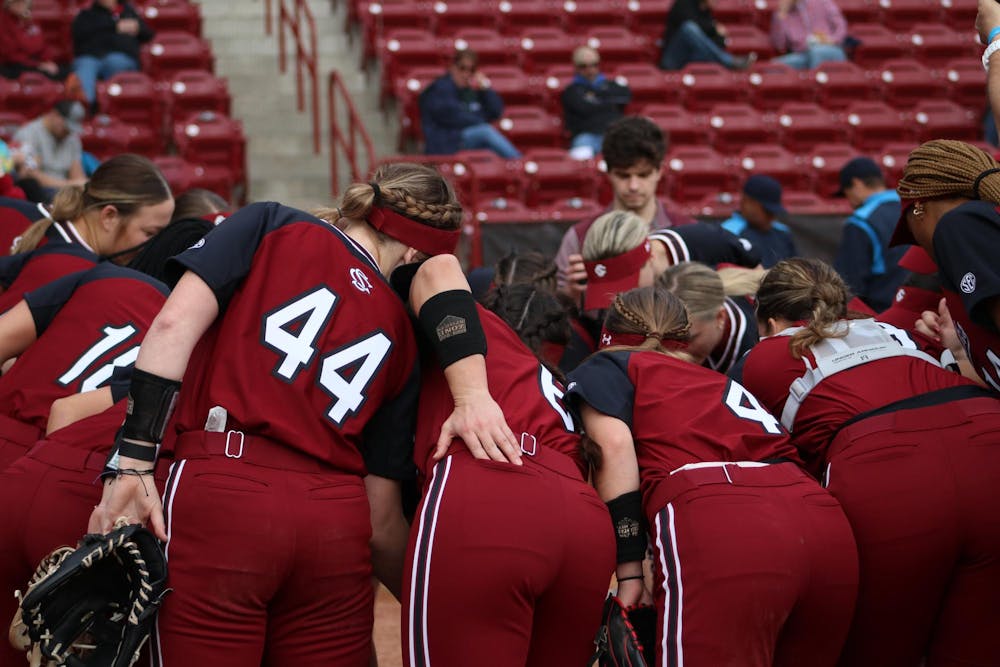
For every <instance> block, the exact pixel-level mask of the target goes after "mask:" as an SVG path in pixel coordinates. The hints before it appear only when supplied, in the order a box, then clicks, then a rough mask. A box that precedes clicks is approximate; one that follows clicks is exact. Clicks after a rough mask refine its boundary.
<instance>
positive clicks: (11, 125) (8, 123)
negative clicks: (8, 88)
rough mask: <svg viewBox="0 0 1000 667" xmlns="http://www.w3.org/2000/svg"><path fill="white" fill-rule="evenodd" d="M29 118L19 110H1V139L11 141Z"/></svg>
mask: <svg viewBox="0 0 1000 667" xmlns="http://www.w3.org/2000/svg"><path fill="white" fill-rule="evenodd" d="M0 101H2V99H0ZM29 120H30V118H29V117H28V116H26V115H24V114H22V113H19V112H17V111H7V110H5V109H4V110H0V139H2V140H4V141H6V142H7V143H10V142H11V140H12V139H13V138H14V133H15V132H17V131H18V129H20V127H21V126H22V125H24V124H25V123H27V122H28V121H29Z"/></svg>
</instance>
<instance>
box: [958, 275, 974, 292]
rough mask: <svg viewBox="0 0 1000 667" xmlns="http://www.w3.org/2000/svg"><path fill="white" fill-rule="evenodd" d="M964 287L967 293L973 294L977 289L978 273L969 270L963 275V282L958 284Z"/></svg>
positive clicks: (963, 289)
mask: <svg viewBox="0 0 1000 667" xmlns="http://www.w3.org/2000/svg"><path fill="white" fill-rule="evenodd" d="M958 286H959V287H961V288H962V291H963V292H965V293H966V294H972V293H973V292H975V291H976V274H974V273H972V272H971V271H969V272H968V273H966V274H965V275H964V276H962V282H960V283H959V284H958Z"/></svg>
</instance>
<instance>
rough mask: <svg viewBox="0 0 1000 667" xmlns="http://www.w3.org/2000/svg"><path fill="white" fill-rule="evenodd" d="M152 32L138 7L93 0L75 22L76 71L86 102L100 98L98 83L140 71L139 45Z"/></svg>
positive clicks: (74, 60) (74, 49)
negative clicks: (124, 73)
mask: <svg viewBox="0 0 1000 667" xmlns="http://www.w3.org/2000/svg"><path fill="white" fill-rule="evenodd" d="M152 38H153V31H152V30H150V28H149V26H148V25H146V22H145V21H143V20H142V17H141V16H140V15H139V12H137V11H136V9H135V7H133V6H132V5H130V4H129V3H127V2H118V0H94V4H92V5H91V6H90V7H88V8H86V9H82V10H80V13H79V14H77V15H76V18H74V19H73V56H74V58H73V71H74V72H76V76H77V77H78V78H79V79H80V85H81V87H82V88H83V93H84V95H86V97H87V101H88V102H89V103H90V104H91V105H93V104H94V100H95V99H96V98H97V80H98V79H101V80H104V79H107V78H109V77H111V76H113V75H114V74H117V73H118V72H128V71H132V72H134V71H138V69H139V46H140V45H141V44H144V43H145V42H148V41H149V40H151V39H152Z"/></svg>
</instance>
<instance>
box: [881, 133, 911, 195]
mask: <svg viewBox="0 0 1000 667" xmlns="http://www.w3.org/2000/svg"><path fill="white" fill-rule="evenodd" d="M916 147H917V144H916V142H912V141H910V142H903V143H892V144H886V145H885V146H883V147H882V149H881V150H880V151H878V154H877V155H876V156H874V157H875V161H876V162H878V163H879V164H881V165H882V170H883V171H884V172H885V176H886V185H887V186H889V187H890V188H894V187H896V183H898V182H899V179H900V177H901V176H902V175H903V168H904V167H905V166H906V161H907V160H908V159H909V157H910V152H911V151H912V150H913V149H914V148H916Z"/></svg>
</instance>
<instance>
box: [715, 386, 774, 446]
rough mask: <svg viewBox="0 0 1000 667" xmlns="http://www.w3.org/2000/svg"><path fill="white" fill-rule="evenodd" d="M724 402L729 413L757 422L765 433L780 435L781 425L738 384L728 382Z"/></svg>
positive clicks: (755, 398) (754, 397)
mask: <svg viewBox="0 0 1000 667" xmlns="http://www.w3.org/2000/svg"><path fill="white" fill-rule="evenodd" d="M724 402H725V404H726V407H727V408H729V410H730V412H732V413H733V414H734V415H736V416H737V417H739V418H740V419H746V420H748V421H752V422H757V423H758V424H760V425H761V426H762V427H763V428H764V432H765V433H771V434H773V435H781V433H782V431H781V423H780V422H779V421H778V420H777V418H776V417H775V416H774V415H772V414H771V413H770V412H768V411H767V410H765V409H764V406H762V405H761V404H760V401H758V400H757V397H756V396H754V395H753V394H751V393H750V392H749V391H747V390H746V388H745V387H744V386H743V385H741V384H740V383H739V382H734V381H733V380H730V381H729V384H728V386H727V387H726V398H725V401H724Z"/></svg>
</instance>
